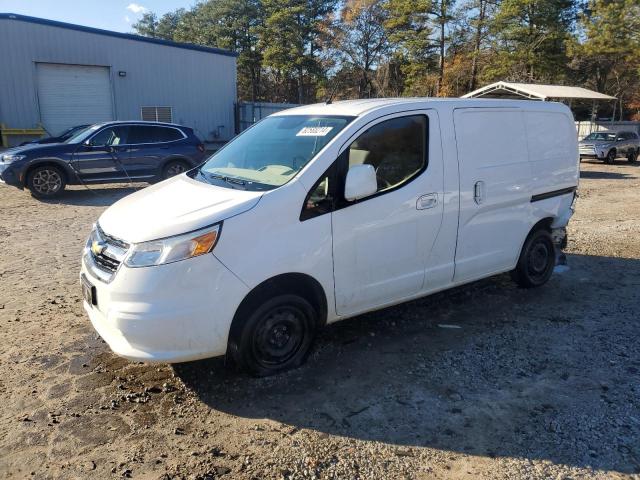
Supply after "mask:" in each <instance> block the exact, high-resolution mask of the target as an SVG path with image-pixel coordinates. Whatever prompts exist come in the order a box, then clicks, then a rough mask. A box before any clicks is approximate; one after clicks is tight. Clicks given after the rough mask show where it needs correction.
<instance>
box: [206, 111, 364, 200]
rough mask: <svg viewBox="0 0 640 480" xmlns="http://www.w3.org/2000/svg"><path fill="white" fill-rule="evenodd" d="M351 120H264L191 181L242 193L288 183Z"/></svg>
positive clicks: (214, 157)
mask: <svg viewBox="0 0 640 480" xmlns="http://www.w3.org/2000/svg"><path fill="white" fill-rule="evenodd" d="M351 120H352V117H331V116H322V115H287V116H275V117H267V118H265V119H264V120H262V121H260V122H259V123H257V124H255V125H254V126H253V127H251V128H250V129H248V130H246V131H245V132H244V133H242V134H241V135H239V136H238V137H236V138H235V139H234V140H232V141H231V142H229V143H228V144H227V145H226V146H225V147H224V148H222V149H221V150H219V151H218V152H216V153H215V154H213V155H212V156H211V157H210V158H209V159H208V160H207V161H206V162H205V163H204V164H203V165H202V167H200V168H199V169H198V170H197V172H195V175H194V176H195V178H196V179H199V180H203V181H206V182H209V183H212V184H215V185H222V186H226V187H230V188H240V189H244V190H271V189H274V188H276V187H279V186H281V185H284V184H285V183H287V182H288V181H289V180H291V179H292V178H293V177H294V176H295V175H296V174H297V173H298V172H299V171H300V170H301V169H302V168H303V167H304V166H305V165H306V164H307V163H309V161H311V159H312V158H313V157H314V156H315V155H316V154H317V153H318V152H319V151H320V150H322V148H323V147H324V146H325V145H326V144H327V143H329V142H330V141H331V139H332V138H334V137H335V136H336V135H337V134H338V132H340V130H342V129H343V128H344V127H345V126H346V125H347V124H348V123H349V122H350V121H351Z"/></svg>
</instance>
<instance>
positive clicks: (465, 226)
mask: <svg viewBox="0 0 640 480" xmlns="http://www.w3.org/2000/svg"><path fill="white" fill-rule="evenodd" d="M578 159H579V155H578V145H577V136H576V131H575V127H574V123H573V117H572V115H571V112H570V111H569V109H568V108H567V107H565V106H564V105H561V104H557V103H548V102H525V101H504V100H475V99H472V100H469V99H433V100H429V99H382V100H380V99H378V100H357V101H346V102H336V103H333V104H319V105H310V106H304V107H299V108H295V109H291V110H286V111H283V112H280V113H277V114H275V115H272V116H270V117H268V118H266V119H265V120H263V121H261V122H259V123H258V124H256V125H254V126H253V127H252V128H250V129H248V130H247V131H245V132H244V133H242V134H241V135H240V136H238V137H237V138H236V139H235V140H233V141H232V142H230V143H229V144H228V145H227V146H225V147H224V148H223V149H221V150H220V151H218V152H217V153H216V154H214V155H213V156H212V157H210V158H209V160H207V161H206V162H205V163H204V164H203V165H202V166H201V167H199V168H196V169H194V170H191V171H190V172H187V173H185V174H182V175H180V176H177V177H175V178H172V179H170V180H167V181H164V182H162V183H159V184H157V185H154V186H152V187H149V188H146V189H144V190H141V191H139V192H136V193H134V194H132V195H129V196H128V197H126V198H124V199H122V200H120V201H119V202H117V203H115V204H114V205H113V206H111V207H110V208H109V209H107V210H106V211H105V212H104V213H103V214H102V216H101V217H100V219H99V221H98V222H97V223H96V225H95V228H94V230H93V231H92V233H91V236H90V238H89V240H88V242H87V246H86V249H85V251H84V254H83V261H82V272H81V282H82V287H83V292H84V298H85V309H86V311H87V313H88V315H89V317H90V319H91V322H92V323H93V325H94V327H95V328H96V330H97V331H98V332H99V333H100V335H101V336H102V337H103V338H104V339H105V340H106V342H107V343H108V344H109V346H110V347H111V348H112V349H113V351H114V352H115V353H117V354H118V355H121V356H123V357H126V358H130V359H134V360H142V361H163V362H164V361H166V362H180V361H187V360H194V359H198V358H204V357H211V356H216V355H224V354H227V355H229V356H230V357H232V358H233V359H235V361H236V362H237V363H238V364H239V365H241V366H242V367H244V368H245V369H246V370H248V371H250V372H252V373H254V374H257V375H267V374H271V373H274V372H277V371H280V370H283V369H287V368H291V367H294V366H297V365H299V364H300V363H301V362H302V361H303V360H304V358H305V356H306V355H307V353H308V352H309V349H310V347H311V344H312V341H313V338H314V336H315V334H316V332H317V331H318V329H319V328H320V327H322V326H323V325H325V324H328V323H332V322H336V321H338V320H342V319H344V318H348V317H352V316H354V315H358V314H361V313H363V312H367V311H370V310H375V309H379V308H383V307H386V306H389V305H393V304H397V303H400V302H405V301H407V300H411V299H414V298H417V297H421V296H424V295H428V294H430V293H433V292H436V291H439V290H443V289H447V288H450V287H453V286H456V285H460V284H464V283H467V282H472V281H474V280H477V279H480V278H483V277H488V276H490V275H495V274H498V273H501V272H509V271H511V272H512V275H513V278H514V279H515V281H516V282H517V283H518V284H519V285H521V286H522V287H537V286H540V285H542V284H544V283H545V282H547V280H548V279H549V277H550V276H551V274H552V272H553V269H554V265H555V262H556V255H557V253H558V252H559V248H560V247H561V246H562V245H563V242H565V226H566V225H567V222H568V221H569V218H570V217H571V215H572V213H573V202H574V198H575V193H576V188H577V185H578V177H579V172H578V163H579V162H578Z"/></svg>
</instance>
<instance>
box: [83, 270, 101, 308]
mask: <svg viewBox="0 0 640 480" xmlns="http://www.w3.org/2000/svg"><path fill="white" fill-rule="evenodd" d="M80 283H81V285H82V298H84V301H85V302H87V303H88V304H89V305H91V306H92V307H97V306H98V294H97V291H96V287H95V286H93V285H92V284H91V282H89V280H87V277H86V276H85V275H84V274H83V275H82V276H81V277H80Z"/></svg>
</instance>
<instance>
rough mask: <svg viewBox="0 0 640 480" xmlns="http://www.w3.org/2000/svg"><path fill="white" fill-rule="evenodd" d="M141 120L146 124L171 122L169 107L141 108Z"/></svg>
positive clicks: (170, 109)
mask: <svg viewBox="0 0 640 480" xmlns="http://www.w3.org/2000/svg"><path fill="white" fill-rule="evenodd" d="M141 110H142V111H141V114H142V120H145V121H148V122H164V123H171V122H173V111H172V108H171V107H142V109H141Z"/></svg>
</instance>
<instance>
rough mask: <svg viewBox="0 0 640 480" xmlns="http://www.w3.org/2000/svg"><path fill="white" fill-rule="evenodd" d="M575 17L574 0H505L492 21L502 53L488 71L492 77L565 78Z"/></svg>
mask: <svg viewBox="0 0 640 480" xmlns="http://www.w3.org/2000/svg"><path fill="white" fill-rule="evenodd" d="M575 17H576V7H575V4H574V1H573V0H502V2H501V4H500V6H499V8H498V11H497V13H496V15H495V17H494V19H493V20H492V21H491V33H492V35H493V36H494V41H493V45H492V48H494V49H495V50H496V51H497V52H498V54H497V56H496V59H495V62H493V65H492V66H491V67H490V68H488V69H487V71H486V72H485V73H486V74H487V75H488V76H489V77H490V78H489V79H490V80H496V79H500V80H512V81H525V82H545V81H546V82H551V81H557V80H562V79H563V73H564V72H565V71H566V69H567V61H568V57H567V51H566V42H567V40H568V39H569V38H570V36H571V31H572V27H573V24H574V22H575Z"/></svg>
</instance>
